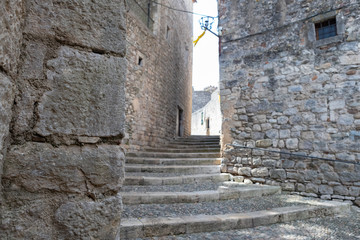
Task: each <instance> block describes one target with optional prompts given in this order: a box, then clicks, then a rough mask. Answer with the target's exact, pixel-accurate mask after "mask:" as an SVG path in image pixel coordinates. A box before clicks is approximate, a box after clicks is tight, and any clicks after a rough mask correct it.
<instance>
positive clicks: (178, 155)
mask: <svg viewBox="0 0 360 240" xmlns="http://www.w3.org/2000/svg"><path fill="white" fill-rule="evenodd" d="M126 156H127V157H152V158H218V157H220V153H163V152H129V153H127V154H126Z"/></svg>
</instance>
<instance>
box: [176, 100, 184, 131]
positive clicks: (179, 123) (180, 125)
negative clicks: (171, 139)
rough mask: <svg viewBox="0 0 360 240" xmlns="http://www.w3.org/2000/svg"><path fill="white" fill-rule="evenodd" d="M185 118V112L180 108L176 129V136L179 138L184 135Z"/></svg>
mask: <svg viewBox="0 0 360 240" xmlns="http://www.w3.org/2000/svg"><path fill="white" fill-rule="evenodd" d="M183 118H184V111H183V110H182V108H180V107H179V106H178V112H177V128H176V135H177V136H178V137H182V136H183V135H184V126H183Z"/></svg>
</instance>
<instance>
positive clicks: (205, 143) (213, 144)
mask: <svg viewBox="0 0 360 240" xmlns="http://www.w3.org/2000/svg"><path fill="white" fill-rule="evenodd" d="M170 144H176V145H185V146H186V145H205V146H210V145H211V146H216V145H220V143H219V141H189V142H184V141H172V142H171V143H170Z"/></svg>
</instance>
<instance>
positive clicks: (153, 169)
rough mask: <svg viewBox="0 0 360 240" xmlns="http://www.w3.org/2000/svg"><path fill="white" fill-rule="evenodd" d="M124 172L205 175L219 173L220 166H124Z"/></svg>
mask: <svg viewBox="0 0 360 240" xmlns="http://www.w3.org/2000/svg"><path fill="white" fill-rule="evenodd" d="M125 172H127V173H130V172H148V173H184V174H205V173H220V166H219V165H192V166H191V165H145V164H126V165H125Z"/></svg>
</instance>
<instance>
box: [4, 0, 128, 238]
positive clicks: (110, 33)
mask: <svg viewBox="0 0 360 240" xmlns="http://www.w3.org/2000/svg"><path fill="white" fill-rule="evenodd" d="M0 12H1V14H0V16H1V17H0V27H1V29H6V31H5V32H3V33H2V34H5V41H1V43H0V59H1V60H0V78H1V81H0V109H1V111H0V126H1V127H0V153H6V155H5V154H1V155H0V178H1V188H0V191H1V196H2V201H1V221H0V229H1V232H0V238H1V239H89V238H92V239H119V230H120V221H121V212H122V200H121V195H120V194H119V191H120V188H121V186H122V184H123V181H124V163H125V155H124V150H123V149H122V148H121V146H120V145H119V144H120V143H121V141H122V138H123V136H124V124H125V110H124V109H125V90H124V89H125V79H126V73H127V60H126V59H125V54H126V45H125V35H126V22H125V17H124V15H125V6H124V1H123V0H116V1H112V2H111V3H109V2H107V1H97V2H96V3H95V2H93V3H88V4H85V3H83V2H82V1H70V2H66V3H65V2H59V1H40V2H39V1H37V2H34V1H21V0H17V1H8V0H6V4H5V7H1V8H0ZM12 89H14V91H12ZM4 139H7V140H6V141H4Z"/></svg>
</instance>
